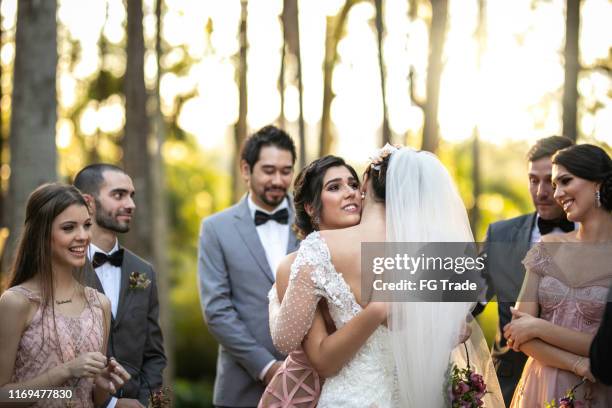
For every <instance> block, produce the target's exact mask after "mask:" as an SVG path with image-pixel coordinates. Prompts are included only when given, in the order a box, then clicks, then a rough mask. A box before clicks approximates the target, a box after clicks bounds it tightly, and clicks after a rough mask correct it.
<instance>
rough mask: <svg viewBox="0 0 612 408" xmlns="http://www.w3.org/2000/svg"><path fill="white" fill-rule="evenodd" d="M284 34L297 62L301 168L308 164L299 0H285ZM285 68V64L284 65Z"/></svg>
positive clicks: (290, 53) (288, 48)
mask: <svg viewBox="0 0 612 408" xmlns="http://www.w3.org/2000/svg"><path fill="white" fill-rule="evenodd" d="M283 33H284V37H285V44H286V47H287V51H289V55H293V56H294V57H295V60H296V62H297V72H296V77H295V81H296V82H297V85H298V95H299V108H300V114H299V117H298V128H299V143H300V151H299V158H298V166H299V168H303V167H304V165H305V164H306V130H305V125H304V85H303V83H302V56H301V53H300V20H299V10H298V0H284V3H283ZM283 66H284V64H283Z"/></svg>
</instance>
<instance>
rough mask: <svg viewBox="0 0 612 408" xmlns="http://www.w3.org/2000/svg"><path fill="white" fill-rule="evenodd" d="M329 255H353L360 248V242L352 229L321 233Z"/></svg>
mask: <svg viewBox="0 0 612 408" xmlns="http://www.w3.org/2000/svg"><path fill="white" fill-rule="evenodd" d="M321 237H322V238H323V240H324V241H325V243H326V244H327V247H328V248H329V252H330V253H331V254H338V255H339V254H344V253H353V252H355V251H357V250H359V248H361V240H360V239H358V238H359V236H358V235H357V233H356V230H355V229H354V228H352V227H351V228H343V229H337V230H327V231H322V232H321Z"/></svg>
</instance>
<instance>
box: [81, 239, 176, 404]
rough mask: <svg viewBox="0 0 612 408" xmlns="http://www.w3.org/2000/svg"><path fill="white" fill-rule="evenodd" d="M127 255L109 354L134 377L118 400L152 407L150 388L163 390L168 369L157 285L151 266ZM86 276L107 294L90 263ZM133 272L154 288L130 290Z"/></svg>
mask: <svg viewBox="0 0 612 408" xmlns="http://www.w3.org/2000/svg"><path fill="white" fill-rule="evenodd" d="M124 251H125V252H124V255H123V264H122V265H121V288H120V291H119V304H118V306H117V315H116V316H115V317H114V318H113V319H112V321H111V331H110V333H109V339H108V351H107V354H108V355H109V356H112V357H115V358H116V359H117V361H118V362H119V363H120V364H122V365H123V368H125V369H126V370H127V371H128V372H129V373H130V375H131V376H132V378H131V379H130V381H128V382H127V383H126V384H125V385H124V386H123V388H121V389H120V390H119V391H118V392H117V395H116V396H117V397H120V398H135V399H138V400H139V401H140V403H141V404H143V405H144V406H149V388H150V389H151V390H153V391H155V390H157V389H159V388H160V387H161V386H162V371H163V370H164V368H165V367H166V356H165V354H164V347H163V339H162V333H161V329H160V327H159V303H158V298H157V284H156V280H155V272H154V271H153V267H152V266H151V264H149V263H148V262H146V261H145V260H143V259H141V258H139V257H138V256H137V255H135V254H134V253H133V252H130V251H129V250H127V249H125V248H124ZM84 272H85V278H86V282H87V283H88V285H89V286H91V287H94V288H96V289H97V290H98V291H100V292H102V293H104V289H103V288H102V284H101V283H100V280H99V279H98V275H96V273H95V271H94V270H93V267H92V265H91V263H90V262H87V263H86V264H85V268H84ZM132 272H139V273H144V274H146V275H147V279H149V280H150V281H151V284H150V285H149V286H148V287H147V288H146V289H141V288H135V289H132V288H130V287H129V286H130V285H129V279H130V275H131V274H132Z"/></svg>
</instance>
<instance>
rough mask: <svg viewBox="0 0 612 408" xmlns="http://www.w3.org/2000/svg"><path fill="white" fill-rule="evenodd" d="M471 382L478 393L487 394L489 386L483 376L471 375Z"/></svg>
mask: <svg viewBox="0 0 612 408" xmlns="http://www.w3.org/2000/svg"><path fill="white" fill-rule="evenodd" d="M470 382H471V383H472V385H473V386H474V388H475V389H476V391H477V392H485V391H486V390H487V385H486V384H485V383H484V380H483V379H482V375H480V374H476V373H471V374H470Z"/></svg>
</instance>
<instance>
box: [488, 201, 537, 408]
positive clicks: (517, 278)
mask: <svg viewBox="0 0 612 408" xmlns="http://www.w3.org/2000/svg"><path fill="white" fill-rule="evenodd" d="M535 219H536V213H532V214H526V215H521V216H519V217H516V218H512V219H509V220H505V221H499V222H496V223H493V224H491V225H489V228H488V229H487V238H486V242H485V249H484V252H485V253H486V255H487V257H486V263H485V264H486V268H485V270H484V273H485V277H486V280H487V285H488V290H487V300H490V299H491V298H492V297H493V296H497V301H498V303H497V305H498V313H499V326H498V327H497V335H496V336H495V344H494V345H493V351H492V352H491V354H492V357H493V362H494V364H495V368H496V371H497V376H498V378H499V384H500V386H501V388H502V392H503V394H504V401H505V402H506V405H507V406H509V405H510V401H511V400H512V395H513V394H514V389H515V388H516V385H517V383H518V381H519V379H520V377H521V373H522V372H523V366H524V365H525V362H526V361H527V356H526V355H525V354H523V353H519V352H515V351H513V350H512V349H510V348H509V347H508V346H507V345H506V339H505V338H504V336H503V328H504V326H505V325H506V324H508V323H509V322H510V321H511V320H512V313H511V312H510V306H514V304H515V302H516V299H517V298H518V295H519V293H520V291H521V286H522V285H523V279H524V277H525V267H524V266H523V264H522V261H523V259H524V258H525V255H526V254H527V251H528V250H529V248H530V246H531V231H532V230H533V226H534V223H535Z"/></svg>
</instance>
